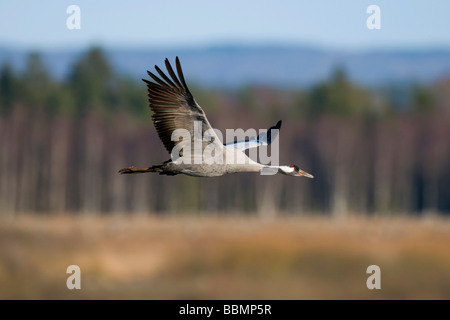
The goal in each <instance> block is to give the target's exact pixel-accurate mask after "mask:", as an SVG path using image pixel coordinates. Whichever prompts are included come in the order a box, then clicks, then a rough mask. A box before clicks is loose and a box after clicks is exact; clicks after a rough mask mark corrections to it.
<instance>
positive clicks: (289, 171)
mask: <svg viewBox="0 0 450 320" xmlns="http://www.w3.org/2000/svg"><path fill="white" fill-rule="evenodd" d="M280 172H281V173H283V174H285V175H288V176H294V177H306V178H311V179H312V178H314V176H313V175H312V174H309V173H308V172H305V171H303V170H301V169H300V168H299V167H297V166H296V165H295V164H293V165H290V166H281V167H280Z"/></svg>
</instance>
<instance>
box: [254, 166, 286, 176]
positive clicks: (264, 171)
mask: <svg viewBox="0 0 450 320" xmlns="http://www.w3.org/2000/svg"><path fill="white" fill-rule="evenodd" d="M293 171H294V168H291V167H289V166H264V167H262V168H261V170H260V173H261V175H274V174H277V173H283V174H287V173H289V172H293Z"/></svg>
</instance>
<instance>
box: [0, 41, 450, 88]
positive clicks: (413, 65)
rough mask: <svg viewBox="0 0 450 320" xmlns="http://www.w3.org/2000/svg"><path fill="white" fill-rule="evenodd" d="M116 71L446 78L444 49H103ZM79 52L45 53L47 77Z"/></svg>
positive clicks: (306, 81)
mask: <svg viewBox="0 0 450 320" xmlns="http://www.w3.org/2000/svg"><path fill="white" fill-rule="evenodd" d="M105 52H106V53H107V55H108V57H109V59H110V62H111V63H112V65H113V66H114V68H115V69H116V70H118V71H119V72H121V73H124V74H127V75H129V76H130V77H133V78H137V79H140V78H142V77H145V76H146V72H145V71H146V70H152V69H153V66H154V65H155V64H158V65H160V66H163V64H164V62H163V60H164V58H165V57H168V58H169V59H171V61H173V60H174V59H175V56H179V57H180V59H181V62H182V65H183V68H184V72H185V74H186V75H187V77H188V79H189V82H191V83H196V84H198V85H201V86H207V87H237V86H242V85H248V84H261V85H273V86H279V87H298V86H301V87H305V86H310V85H312V84H315V83H318V82H320V81H322V80H325V79H326V78H327V77H328V76H329V75H330V73H331V72H333V70H334V69H336V68H337V67H342V68H344V69H345V70H346V72H347V73H348V75H349V76H350V78H351V79H352V80H353V81H355V82H357V83H360V84H362V85H365V86H371V87H373V86H382V85H385V84H392V83H395V84H405V83H406V84H407V83H412V82H422V83H429V82H433V81H436V80H438V79H439V78H442V77H445V76H450V50H428V51H424V50H422V51H414V50H410V51H393V50H392V51H389V50H385V51H364V52H353V51H338V50H324V49H318V48H313V47H282V46H218V47H210V48H198V49H179V50H176V49H168V50H161V49H106V50H105ZM82 53H83V52H82V51H45V52H42V56H43V59H44V61H45V63H46V64H47V66H48V67H49V70H50V71H51V73H52V74H53V75H54V76H56V77H58V78H63V77H64V76H66V75H67V74H68V72H69V70H70V67H71V65H72V64H73V63H74V61H75V60H76V59H77V58H78V57H79V56H80V55H81V54H82ZM27 54H28V52H27V51H24V50H17V49H11V48H5V47H3V48H2V47H0V63H3V62H5V61H9V62H11V63H12V64H13V65H14V66H15V67H17V68H18V69H19V70H22V71H23V68H24V64H25V61H26V57H27Z"/></svg>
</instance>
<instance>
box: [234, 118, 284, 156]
mask: <svg viewBox="0 0 450 320" xmlns="http://www.w3.org/2000/svg"><path fill="white" fill-rule="evenodd" d="M280 128H281V120H280V121H278V122H277V124H276V125H274V126H272V127H270V128H269V129H267V131H266V132H262V133H260V134H259V135H258V136H256V137H250V138H249V139H246V140H241V141H235V142H232V143H227V144H225V147H231V148H235V149H237V150H240V151H244V150H247V149H250V148H256V147H259V146H267V145H269V144H271V143H272V141H273V140H275V139H276V138H277V136H278V133H279V132H280ZM272 130H273V131H272Z"/></svg>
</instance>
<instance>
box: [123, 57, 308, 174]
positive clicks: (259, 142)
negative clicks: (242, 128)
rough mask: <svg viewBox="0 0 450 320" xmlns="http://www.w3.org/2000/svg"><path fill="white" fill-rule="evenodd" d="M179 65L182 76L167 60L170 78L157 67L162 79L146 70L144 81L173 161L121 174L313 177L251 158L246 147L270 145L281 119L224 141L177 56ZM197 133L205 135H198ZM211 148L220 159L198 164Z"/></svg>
mask: <svg viewBox="0 0 450 320" xmlns="http://www.w3.org/2000/svg"><path fill="white" fill-rule="evenodd" d="M175 63H176V70H177V74H178V75H176V74H175V72H174V70H173V68H172V66H171V64H170V62H169V60H168V59H167V58H166V59H165V66H166V69H167V72H168V74H169V76H170V78H169V76H167V75H166V74H165V73H164V72H163V71H162V70H161V69H160V68H159V67H158V66H157V65H155V70H156V71H157V73H158V74H159V77H158V76H156V75H155V74H154V73H152V72H150V71H147V74H148V75H149V76H150V78H151V80H153V81H151V80H148V79H142V81H144V82H145V83H146V85H147V89H148V101H149V105H150V109H151V111H152V112H153V114H152V120H153V124H154V126H155V128H156V131H157V133H158V136H159V138H160V140H161V141H162V143H163V144H164V146H165V148H166V149H167V151H168V152H169V153H170V154H171V159H169V160H167V161H165V162H163V163H162V164H159V165H152V166H150V167H144V168H142V167H141V168H138V167H135V166H131V167H127V168H123V169H121V170H119V173H121V174H138V173H147V172H156V173H159V174H161V175H168V176H174V175H178V174H184V175H188V176H194V177H219V176H223V175H225V174H230V173H243V172H255V173H260V174H267V175H269V174H284V175H288V176H296V177H307V178H314V177H313V176H312V175H311V174H309V173H307V172H305V171H303V170H301V169H300V168H299V167H298V166H296V165H281V166H269V165H264V164H261V163H258V162H256V161H254V160H252V159H251V158H250V157H248V156H247V155H246V153H245V150H247V149H250V148H255V147H259V146H264V145H270V144H271V143H272V141H274V140H275V139H276V137H277V135H278V132H279V130H280V128H281V124H282V121H281V120H280V121H278V122H277V124H276V125H274V126H272V127H270V128H269V129H268V130H267V131H266V132H265V133H261V134H259V135H257V136H254V137H250V138H248V139H245V140H240V141H235V142H232V143H227V144H224V143H222V142H221V141H220V139H219V137H218V135H217V134H216V133H215V131H214V130H213V129H212V127H211V125H210V123H209V121H208V119H207V117H206V114H205V112H204V111H203V109H202V108H201V107H200V105H199V104H198V103H197V102H196V101H195V99H194V97H193V95H192V93H191V92H190V90H189V88H188V86H187V84H186V81H185V78H184V75H183V71H182V69H181V64H180V60H179V58H178V57H176V59H175ZM196 126H197V127H196ZM180 130H181V132H183V133H185V134H186V136H183V138H182V139H181V138H179V139H178V140H177V139H174V137H173V133H174V132H177V131H180ZM195 130H197V131H198V132H199V133H201V135H198V134H195V133H196V132H195ZM206 136H207V138H206V139H205V137H206ZM185 137H186V138H185ZM192 145H194V146H195V145H197V146H200V148H197V149H196V148H195V147H194V151H193V152H192V148H190V146H192ZM208 148H209V149H208ZM207 150H214V155H215V156H214V157H215V158H214V157H212V159H214V160H217V161H209V162H207V161H198V160H199V159H202V156H203V155H204V154H205V151H207ZM186 151H189V152H186ZM211 155H212V152H211ZM230 159H232V161H230ZM196 160H197V161H196Z"/></svg>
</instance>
